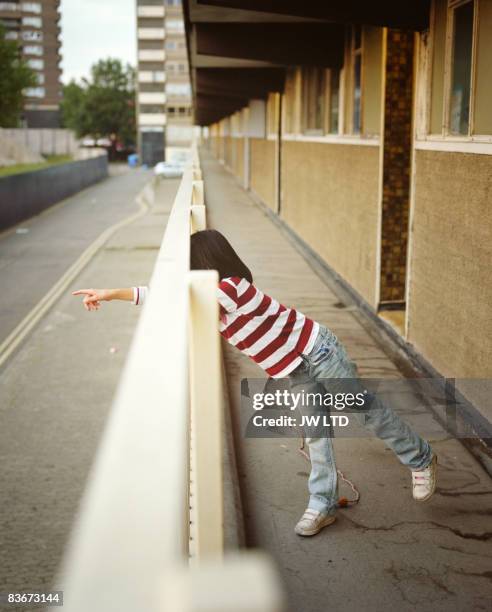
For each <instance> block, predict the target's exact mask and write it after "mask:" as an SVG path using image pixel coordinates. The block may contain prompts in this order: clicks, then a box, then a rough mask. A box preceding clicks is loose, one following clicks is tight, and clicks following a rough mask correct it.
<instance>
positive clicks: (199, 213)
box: [191, 204, 207, 234]
mask: <svg viewBox="0 0 492 612" xmlns="http://www.w3.org/2000/svg"><path fill="white" fill-rule="evenodd" d="M204 229H207V211H206V208H205V206H203V204H202V205H201V206H199V205H194V206H192V207H191V233H192V234H194V233H195V232H199V231H201V230H204Z"/></svg>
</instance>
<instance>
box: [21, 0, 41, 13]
mask: <svg viewBox="0 0 492 612" xmlns="http://www.w3.org/2000/svg"><path fill="white" fill-rule="evenodd" d="M22 10H23V11H24V12H25V13H37V14H38V15H39V14H40V13H41V3H40V2H23V3H22Z"/></svg>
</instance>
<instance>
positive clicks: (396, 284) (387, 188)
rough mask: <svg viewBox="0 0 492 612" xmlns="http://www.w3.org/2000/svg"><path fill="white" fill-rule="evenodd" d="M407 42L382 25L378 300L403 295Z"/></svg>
mask: <svg viewBox="0 0 492 612" xmlns="http://www.w3.org/2000/svg"><path fill="white" fill-rule="evenodd" d="M413 45H414V35H413V32H406V31H401V30H391V29H389V30H388V34H387V54H386V88H385V97H384V109H385V110H384V152H383V201H382V227H381V237H382V240H381V295H380V301H381V302H400V301H401V302H402V301H404V299H405V278H406V257H407V242H408V212H409V193H410V162H411V135H412V85H413Z"/></svg>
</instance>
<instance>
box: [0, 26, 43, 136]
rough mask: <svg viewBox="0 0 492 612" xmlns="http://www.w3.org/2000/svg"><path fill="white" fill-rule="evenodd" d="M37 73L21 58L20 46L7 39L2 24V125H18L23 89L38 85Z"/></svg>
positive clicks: (0, 84)
mask: <svg viewBox="0 0 492 612" xmlns="http://www.w3.org/2000/svg"><path fill="white" fill-rule="evenodd" d="M36 82H37V81H36V74H35V72H34V71H33V70H31V68H29V66H28V65H27V64H26V62H25V61H24V60H22V59H21V56H20V52H19V47H18V46H17V43H16V42H15V41H13V40H6V39H5V28H4V27H3V26H2V25H1V24H0V126H1V127H17V126H18V125H19V119H20V117H21V114H22V109H23V106H24V94H23V90H24V89H25V88H26V87H34V86H35V85H36Z"/></svg>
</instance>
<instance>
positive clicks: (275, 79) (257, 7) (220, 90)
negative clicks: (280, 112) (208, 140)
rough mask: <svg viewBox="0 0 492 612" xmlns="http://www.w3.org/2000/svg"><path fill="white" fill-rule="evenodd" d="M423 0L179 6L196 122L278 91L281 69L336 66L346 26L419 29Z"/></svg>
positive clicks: (209, 0) (193, 0)
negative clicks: (183, 21)
mask: <svg viewBox="0 0 492 612" xmlns="http://www.w3.org/2000/svg"><path fill="white" fill-rule="evenodd" d="M429 4H430V0H411V1H399V0H371V1H370V2H369V1H368V0H336V1H335V0H325V1H324V2H320V1H314V0H303V1H302V2H299V0H297V1H296V2H294V1H293V0H184V3H183V9H184V15H185V24H186V35H187V45H188V54H189V61H190V74H191V81H192V88H193V98H194V112H195V121H196V123H197V124H199V125H208V124H210V123H213V122H215V121H217V120H219V119H221V118H222V117H225V116H227V115H230V114H231V113H233V112H235V111H236V110H239V109H240V108H242V107H243V106H244V105H246V104H247V102H248V100H249V99H252V98H264V97H266V95H267V94H268V93H269V92H271V91H282V89H283V82H284V77H285V69H286V67H287V66H300V65H301V66H302V65H305V66H324V67H339V66H341V64H342V61H343V48H344V33H345V29H346V25H347V24H367V25H375V26H386V27H393V28H405V29H412V30H420V29H423V28H426V27H428V19H429V10H430V9H429Z"/></svg>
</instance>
